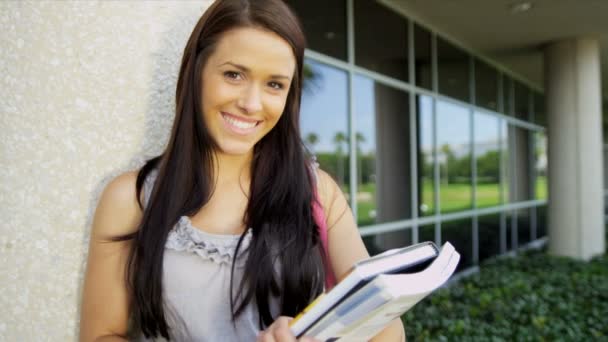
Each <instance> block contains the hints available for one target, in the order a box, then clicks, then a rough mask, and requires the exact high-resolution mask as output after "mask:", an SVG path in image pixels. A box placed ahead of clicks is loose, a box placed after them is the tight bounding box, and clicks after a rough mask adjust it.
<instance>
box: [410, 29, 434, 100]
mask: <svg viewBox="0 0 608 342" xmlns="http://www.w3.org/2000/svg"><path fill="white" fill-rule="evenodd" d="M431 39H432V38H431V32H429V31H428V30H427V29H425V28H423V27H421V26H418V25H417V24H414V65H415V67H414V68H415V69H414V70H415V71H416V85H417V86H418V87H422V88H426V89H429V90H430V89H433V58H432V49H431Z"/></svg>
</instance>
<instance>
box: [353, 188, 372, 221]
mask: <svg viewBox="0 0 608 342" xmlns="http://www.w3.org/2000/svg"><path fill="white" fill-rule="evenodd" d="M375 222H376V184H375V183H372V182H370V183H364V184H359V186H358V194H357V223H358V224H359V225H360V226H366V225H370V224H374V223H375Z"/></svg>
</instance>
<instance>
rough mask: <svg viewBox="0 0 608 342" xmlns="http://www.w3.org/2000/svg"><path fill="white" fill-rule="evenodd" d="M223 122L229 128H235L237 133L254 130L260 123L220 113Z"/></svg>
mask: <svg viewBox="0 0 608 342" xmlns="http://www.w3.org/2000/svg"><path fill="white" fill-rule="evenodd" d="M221 114H222V118H224V121H225V122H226V123H227V124H228V125H229V126H231V127H233V128H235V129H236V130H237V131H239V133H245V132H248V131H251V130H252V129H254V128H255V127H256V126H257V125H259V124H260V122H261V121H257V120H242V119H241V118H238V117H236V116H235V115H232V114H228V113H224V112H221Z"/></svg>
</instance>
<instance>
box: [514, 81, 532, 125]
mask: <svg viewBox="0 0 608 342" xmlns="http://www.w3.org/2000/svg"><path fill="white" fill-rule="evenodd" d="M513 91H514V94H515V107H514V108H515V117H516V118H518V119H522V120H526V121H528V120H529V119H530V95H529V94H530V91H529V90H528V87H526V86H525V85H523V84H522V83H520V82H517V81H514V82H513Z"/></svg>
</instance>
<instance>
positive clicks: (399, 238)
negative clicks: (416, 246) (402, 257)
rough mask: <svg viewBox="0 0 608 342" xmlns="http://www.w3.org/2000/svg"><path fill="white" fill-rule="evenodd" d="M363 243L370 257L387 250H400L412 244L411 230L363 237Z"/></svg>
mask: <svg viewBox="0 0 608 342" xmlns="http://www.w3.org/2000/svg"><path fill="white" fill-rule="evenodd" d="M363 243H364V244H365V247H366V248H367V251H368V252H369V254H370V255H376V254H380V253H382V252H386V251H387V250H389V249H394V248H402V247H406V246H409V245H411V244H412V230H411V228H406V229H403V230H399V231H396V232H390V233H382V234H374V235H370V236H365V237H363Z"/></svg>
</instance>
